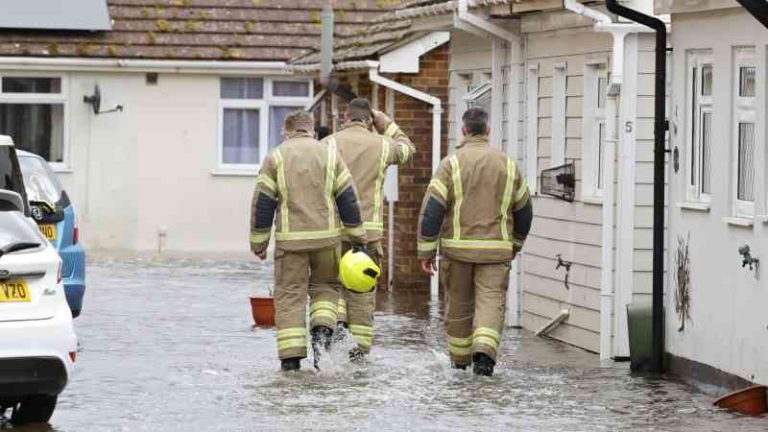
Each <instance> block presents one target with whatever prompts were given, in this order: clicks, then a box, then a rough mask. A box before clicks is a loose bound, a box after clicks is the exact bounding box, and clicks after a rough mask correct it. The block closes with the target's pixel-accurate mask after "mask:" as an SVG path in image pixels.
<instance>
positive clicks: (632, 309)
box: [627, 302, 653, 371]
mask: <svg viewBox="0 0 768 432" xmlns="http://www.w3.org/2000/svg"><path fill="white" fill-rule="evenodd" d="M652 320H653V307H652V306H651V305H650V303H645V302H636V303H632V304H630V305H627V326H628V333H629V358H630V361H631V363H630V369H632V370H633V371H643V370H646V369H647V368H648V367H649V366H650V363H651V354H652V346H653V336H652Z"/></svg>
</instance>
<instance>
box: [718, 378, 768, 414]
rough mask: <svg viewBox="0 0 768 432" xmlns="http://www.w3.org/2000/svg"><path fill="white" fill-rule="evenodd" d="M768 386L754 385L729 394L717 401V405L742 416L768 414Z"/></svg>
mask: <svg viewBox="0 0 768 432" xmlns="http://www.w3.org/2000/svg"><path fill="white" fill-rule="evenodd" d="M766 388H767V387H766V386H763V385H754V386H751V387H747V388H745V389H741V390H738V391H735V392H733V393H728V394H727V395H725V396H723V397H721V398H720V399H718V400H716V401H715V405H716V406H718V407H720V408H725V409H727V410H729V411H738V412H740V413H742V414H746V415H751V416H759V415H761V414H763V413H766V412H768V400H766Z"/></svg>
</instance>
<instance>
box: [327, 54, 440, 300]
mask: <svg viewBox="0 0 768 432" xmlns="http://www.w3.org/2000/svg"><path fill="white" fill-rule="evenodd" d="M448 55H449V50H448V46H447V45H444V46H442V47H439V48H437V49H435V50H433V51H432V52H430V53H428V54H426V55H425V56H423V57H422V59H421V67H420V72H419V73H418V74H397V75H387V76H386V77H387V78H390V79H392V80H394V81H397V82H399V83H401V84H404V85H406V86H409V87H413V88H415V89H417V90H420V91H423V92H426V93H429V94H430V95H432V96H435V97H438V98H440V100H441V101H442V102H443V109H444V110H446V105H447V103H448V76H449V65H448V63H449V59H448ZM340 80H341V81H342V82H345V83H347V84H350V85H352V86H353V87H354V86H356V87H357V94H358V96H360V97H365V98H368V99H372V91H373V86H372V85H371V82H370V81H369V80H368V74H367V72H366V73H357V72H356V73H355V74H354V75H353V74H346V75H345V76H343V77H340ZM338 103H339V112H343V111H344V106H345V103H344V102H343V101H341V100H339V102H338ZM385 103H386V89H385V88H383V87H381V86H379V109H381V110H384V107H385ZM330 106H331V104H330V99H329V100H328V113H329V115H331V113H330V111H331V110H330ZM394 120H395V122H396V123H397V124H398V125H399V126H400V127H401V128H402V129H403V131H404V132H405V133H406V134H408V136H409V137H410V138H411V140H412V141H413V143H414V144H415V145H416V155H415V157H414V161H413V162H412V163H411V164H410V165H409V166H406V167H401V168H400V170H399V178H398V180H399V185H400V200H399V201H398V202H397V203H396V204H395V224H394V225H395V280H394V285H395V289H397V290H417V289H429V278H428V277H427V276H426V275H424V273H422V272H421V269H420V266H419V262H418V260H417V259H416V233H417V222H418V218H419V209H420V207H421V200H422V199H423V197H424V192H425V191H426V189H427V185H428V184H429V181H430V179H431V177H432V106H431V105H429V104H427V103H424V102H421V101H418V100H416V99H413V98H411V97H409V96H406V95H403V94H400V93H395V118H394ZM328 124H329V125H331V124H332V121H331V120H329V122H328ZM441 128H442V129H441V130H442V137H441V146H442V149H441V156H442V157H445V155H446V151H447V142H448V139H447V128H448V124H447V111H444V112H443V114H442V126H441ZM388 214H389V209H388V207H387V205H385V207H384V217H385V222H384V223H385V225H384V226H385V229H386V227H388V223H389V221H388ZM385 238H386V237H385ZM386 246H387V245H386V241H385V244H384V247H385V257H386V256H387V253H386V252H387V251H386ZM383 267H384V271H385V273H386V269H387V264H386V262H385V263H384V266H383ZM381 280H382V281H387V280H388V275H386V274H385V275H384V277H382V279H381ZM380 289H386V286H385V284H384V283H382V284H381V286H380Z"/></svg>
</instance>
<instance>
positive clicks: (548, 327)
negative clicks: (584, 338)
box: [536, 309, 571, 336]
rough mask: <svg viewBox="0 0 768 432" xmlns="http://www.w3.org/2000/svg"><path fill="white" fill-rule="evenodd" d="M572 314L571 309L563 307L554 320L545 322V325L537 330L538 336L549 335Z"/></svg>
mask: <svg viewBox="0 0 768 432" xmlns="http://www.w3.org/2000/svg"><path fill="white" fill-rule="evenodd" d="M570 315H571V311H570V310H568V309H562V310H561V311H560V313H558V314H557V316H556V317H554V318H552V320H551V321H550V322H548V323H546V324H544V327H542V328H540V329H539V331H537V332H536V336H546V335H548V334H549V333H551V332H552V330H554V329H555V328H556V327H557V326H559V325H560V324H562V323H563V322H564V321H565V320H567V319H568V317H569V316H570Z"/></svg>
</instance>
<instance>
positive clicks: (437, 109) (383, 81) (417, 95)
mask: <svg viewBox="0 0 768 432" xmlns="http://www.w3.org/2000/svg"><path fill="white" fill-rule="evenodd" d="M378 67H379V65H378V63H376V62H371V63H370V67H369V69H368V79H370V80H371V82H372V83H375V84H378V85H380V86H384V87H386V88H390V89H392V90H394V91H396V92H398V93H402V94H404V95H407V96H410V97H412V98H414V99H417V100H420V101H422V102H426V103H428V104H430V105H432V174H434V173H435V172H437V168H438V166H440V136H441V134H442V131H441V126H442V125H441V123H440V120H441V118H440V117H441V116H442V114H443V107H442V102H440V98H437V97H435V96H432V95H430V94H428V93H424V92H422V91H419V90H416V89H415V88H413V87H408V86H406V85H403V84H400V83H398V82H395V81H392V80H391V79H388V78H384V77H383V76H381V75H379V71H378ZM438 280H439V279H438V277H437V275H435V276H432V278H431V280H430V296H431V297H432V299H433V300H437V297H438V289H439V285H438Z"/></svg>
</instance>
